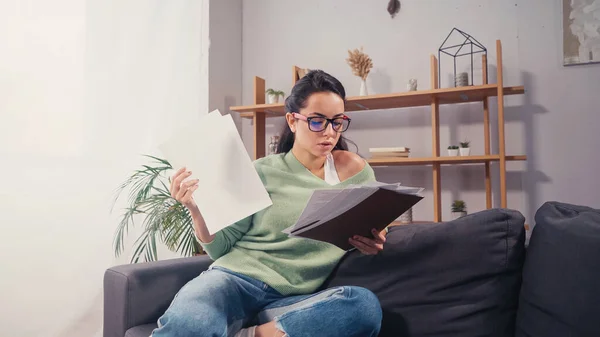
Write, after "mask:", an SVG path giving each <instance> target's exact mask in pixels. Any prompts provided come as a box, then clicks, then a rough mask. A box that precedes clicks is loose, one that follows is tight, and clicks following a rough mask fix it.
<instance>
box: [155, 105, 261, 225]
mask: <svg viewBox="0 0 600 337" xmlns="http://www.w3.org/2000/svg"><path fill="white" fill-rule="evenodd" d="M159 149H160V150H161V151H162V153H163V155H164V158H165V159H166V160H167V161H169V162H170V163H171V165H172V166H173V168H174V169H175V170H177V169H179V168H181V167H186V168H187V170H189V171H192V176H191V179H199V180H200V181H199V183H198V189H197V190H196V191H195V192H194V195H193V196H194V200H195V201H196V204H198V208H199V209H200V212H201V213H202V217H203V218H204V221H205V222H206V226H207V228H208V230H209V232H210V234H214V233H216V232H218V231H220V230H221V229H223V228H225V227H227V226H229V225H231V224H233V223H235V222H237V221H239V220H242V219H244V218H246V217H248V216H250V215H253V214H254V213H256V212H258V211H260V210H262V209H263V208H266V207H268V206H270V205H271V204H272V202H271V198H270V197H269V194H268V193H267V191H266V189H265V187H264V185H263V183H262V181H261V180H260V177H259V176H258V173H257V172H256V169H255V168H254V165H253V164H252V160H251V159H250V157H249V155H248V152H247V151H246V148H245V146H244V144H243V142H242V140H241V138H240V136H239V133H238V131H237V128H236V127H235V123H234V122H233V119H232V118H231V115H225V116H222V115H221V113H220V112H219V111H218V110H215V111H213V112H211V113H209V114H207V115H205V116H203V117H201V118H200V119H199V120H198V121H197V122H194V123H190V125H189V126H188V127H186V128H183V129H181V130H178V131H177V132H176V133H175V134H174V135H173V136H172V137H171V138H170V139H169V140H168V141H166V142H164V143H163V144H161V145H160V146H159Z"/></svg>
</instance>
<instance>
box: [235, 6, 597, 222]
mask: <svg viewBox="0 0 600 337" xmlns="http://www.w3.org/2000/svg"><path fill="white" fill-rule="evenodd" d="M401 3H402V9H401V11H400V13H399V14H398V15H397V16H396V18H395V19H391V18H390V17H389V15H388V14H387V12H386V4H387V3H373V2H365V1H359V0H353V1H344V2H343V3H342V2H323V1H317V0H309V1H303V2H301V3H293V4H292V3H290V2H283V1H269V0H257V1H254V2H253V5H252V6H244V11H243V22H244V25H243V89H242V90H243V101H244V104H251V103H252V78H253V76H255V75H256V76H261V77H263V78H265V79H266V82H267V87H277V88H280V89H283V90H284V91H285V92H286V93H289V92H290V89H291V67H292V65H298V66H300V67H308V68H312V69H315V68H320V69H324V70H326V71H327V72H329V73H331V74H332V75H334V76H336V77H337V78H338V79H340V80H341V81H342V83H343V84H344V85H345V87H346V91H347V94H348V95H350V96H353V95H358V93H359V87H360V86H359V81H358V79H357V78H356V77H355V76H353V75H352V73H351V71H350V68H349V66H348V65H347V64H346V62H345V58H346V57H347V50H348V49H354V48H359V47H361V46H363V47H364V50H365V52H366V53H367V54H369V55H370V56H371V57H372V59H373V62H374V69H373V70H372V73H371V76H370V78H369V81H368V82H369V86H370V89H371V92H372V93H389V92H401V91H406V83H407V81H408V79H409V78H417V79H418V81H419V88H429V87H430V85H431V84H430V83H429V82H430V81H429V79H430V67H429V60H430V59H429V57H430V55H431V54H436V55H437V50H438V48H439V46H440V45H441V43H442V42H443V40H444V39H445V37H446V35H447V34H448V33H449V32H450V30H451V29H452V28H453V27H457V28H460V29H462V30H464V31H466V32H468V33H470V34H472V35H473V36H474V37H475V38H477V39H478V40H479V41H480V42H481V43H483V44H484V45H485V46H486V47H487V48H488V59H489V63H490V66H489V70H490V73H491V74H490V82H491V83H494V82H495V81H496V76H495V74H494V73H495V70H496V44H495V41H496V40H497V39H500V40H501V41H502V44H503V61H504V69H503V70H504V82H505V85H509V86H510V85H522V84H524V85H525V86H526V90H527V94H526V95H524V96H522V97H507V98H506V100H505V103H506V105H507V107H506V109H505V111H506V118H507V125H506V134H507V140H506V149H507V153H508V154H526V155H528V157H529V161H528V162H527V163H509V164H508V170H509V173H508V179H509V183H508V189H509V194H508V206H509V207H510V208H516V209H519V210H520V211H522V212H523V213H524V214H525V215H526V217H527V222H528V223H532V222H533V219H532V215H533V212H535V210H536V209H537V208H538V207H539V205H541V203H543V202H544V201H546V200H549V199H560V200H563V201H567V202H569V201H571V202H580V203H586V204H594V203H596V206H598V204H597V200H598V198H599V197H600V192H599V191H598V189H594V188H593V187H592V186H591V185H592V184H590V181H593V180H594V176H593V171H594V170H597V169H598V168H599V164H598V163H599V161H598V159H597V158H596V156H593V155H592V154H591V151H593V150H592V148H593V147H592V146H591V144H595V143H599V141H598V136H597V133H594V132H593V130H592V128H593V127H594V126H596V125H598V121H599V118H600V117H599V116H600V114H598V113H597V109H595V107H596V106H598V105H599V103H600V102H599V98H598V96H597V95H594V94H593V92H597V91H598V88H599V83H600V81H599V80H598V78H599V76H598V74H599V73H600V66H588V67H586V68H578V69H577V68H563V67H562V66H561V63H560V40H561V36H562V35H561V32H560V22H561V17H560V12H559V11H560V1H559V0H554V1H552V2H550V1H547V0H538V1H527V2H522V1H473V0H458V1H432V0H428V1H423V0H404V1H401ZM523 3H525V4H523ZM529 25H531V27H530V26H529ZM442 59H443V60H444V61H446V62H447V61H448V60H450V59H449V58H442ZM459 69H461V70H466V69H467V68H466V67H465V64H460V63H459ZM451 71H452V70H451V63H444V64H443V65H442V74H441V78H442V81H443V82H442V86H448V85H449V79H450V78H451V76H452V75H451ZM584 74H585V75H584ZM480 76H481V61H480V57H477V58H476V60H475V78H476V81H478V80H479V78H480ZM565 79H567V80H569V81H566V80H565ZM476 83H477V82H476ZM567 83H568V86H567ZM491 103H492V106H495V103H496V100H495V99H492V101H491ZM481 111H482V110H481V105H480V104H467V105H454V106H443V107H442V108H441V112H440V118H441V123H440V124H441V131H440V142H441V146H442V151H444V149H445V147H446V146H447V145H449V144H450V143H457V142H459V141H461V140H463V139H465V138H468V139H470V140H471V141H472V151H473V153H475V154H478V153H483V127H482V114H481ZM495 112H496V109H495V108H493V109H492V116H495ZM350 116H351V117H352V119H353V122H352V125H353V127H352V128H351V130H350V131H349V132H348V133H347V136H348V137H349V138H350V139H352V140H353V141H354V142H356V143H357V145H358V147H359V153H360V154H362V155H364V156H368V149H369V147H376V146H394V145H397V146H408V147H410V148H411V149H412V155H413V156H429V155H431V127H430V125H431V123H430V108H428V107H424V108H412V109H399V110H395V111H373V112H366V113H365V112H357V113H350ZM492 119H493V121H492V122H493V128H492V134H493V135H494V136H495V135H496V130H497V129H496V124H495V123H494V122H495V118H494V117H493V118H492ZM282 122H283V119H282V118H275V119H269V125H268V127H267V131H268V132H278V131H279V130H280V126H281V125H282ZM565 131H566V132H569V131H571V132H572V133H571V132H569V133H567V134H565ZM582 131H585V132H582ZM252 132H253V131H252V127H251V124H250V122H249V121H247V120H246V121H244V123H243V138H244V141H245V142H246V144H247V146H248V149H249V150H250V149H251V146H252V137H253V134H252ZM557 135H564V136H562V137H557ZM586 144H587V145H589V150H587V149H588V147H586ZM582 148H586V149H585V150H580V149H582ZM557 149H559V151H558V152H557ZM569 149H578V150H576V151H573V152H570V153H569V152H567V151H569ZM492 150H493V151H497V142H495V141H494V140H492ZM565 155H566V156H565ZM567 157H568V160H565V159H566V158H567ZM575 172H576V173H577V174H576V176H575V175H573V173H575ZM376 174H377V177H378V178H379V179H380V180H383V181H401V182H402V183H404V184H407V185H419V186H424V187H425V188H426V189H428V192H426V198H425V199H424V200H423V201H422V202H421V203H420V204H419V205H417V206H416V207H415V210H414V212H415V213H414V217H415V218H416V219H431V218H432V209H433V206H432V195H431V193H430V192H429V191H431V188H432V185H431V184H432V183H431V169H430V168H421V167H399V168H392V167H389V168H376ZM471 175H472V176H475V177H476V178H471V177H470V176H471ZM496 176H497V175H496ZM575 177H576V179H575V180H572V181H571V180H570V179H569V178H575ZM522 181H524V182H525V185H523V183H522ZM493 183H494V184H495V186H498V180H497V179H495V180H494V181H493ZM442 187H443V193H442V202H443V217H444V218H445V219H448V218H449V215H450V214H449V213H450V210H449V205H450V203H451V201H452V200H453V199H455V198H461V199H464V200H466V202H467V204H468V206H469V209H470V211H471V212H474V211H476V210H479V209H483V208H485V198H484V197H483V196H484V192H483V191H484V185H483V166H481V165H475V166H462V167H444V168H443V170H442ZM563 190H568V191H569V192H567V193H564V192H563ZM523 191H524V192H523ZM494 197H495V198H494V205H495V206H499V198H498V197H499V195H498V193H495V195H494Z"/></svg>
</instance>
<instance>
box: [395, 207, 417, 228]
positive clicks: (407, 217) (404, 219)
mask: <svg viewBox="0 0 600 337" xmlns="http://www.w3.org/2000/svg"><path fill="white" fill-rule="evenodd" d="M398 220H400V222H401V223H405V224H407V223H411V222H412V221H413V216H412V207H411V208H409V209H408V210H407V211H406V212H404V213H402V215H401V216H400V218H399V219H398Z"/></svg>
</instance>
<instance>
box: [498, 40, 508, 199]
mask: <svg viewBox="0 0 600 337" xmlns="http://www.w3.org/2000/svg"><path fill="white" fill-rule="evenodd" d="M496 54H497V55H496V58H497V60H498V61H497V62H498V64H497V67H498V69H497V72H498V154H499V155H500V207H502V208H506V207H507V202H506V149H505V143H504V77H503V71H502V42H500V40H496Z"/></svg>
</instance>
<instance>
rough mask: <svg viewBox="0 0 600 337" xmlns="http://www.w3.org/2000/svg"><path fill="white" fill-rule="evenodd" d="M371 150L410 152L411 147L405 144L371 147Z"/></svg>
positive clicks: (375, 151)
mask: <svg viewBox="0 0 600 337" xmlns="http://www.w3.org/2000/svg"><path fill="white" fill-rule="evenodd" d="M369 152H371V153H378V152H386V153H389V152H410V148H408V147H404V146H397V147H371V148H369Z"/></svg>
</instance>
